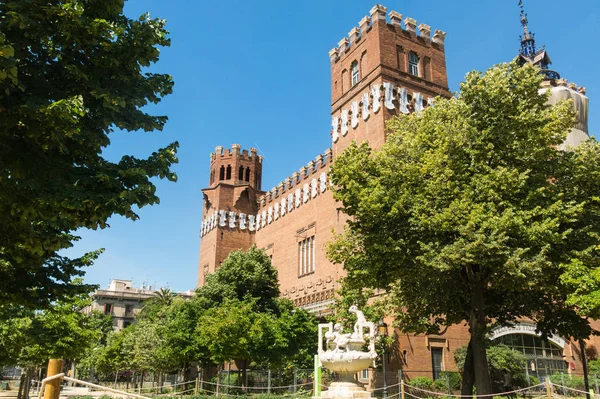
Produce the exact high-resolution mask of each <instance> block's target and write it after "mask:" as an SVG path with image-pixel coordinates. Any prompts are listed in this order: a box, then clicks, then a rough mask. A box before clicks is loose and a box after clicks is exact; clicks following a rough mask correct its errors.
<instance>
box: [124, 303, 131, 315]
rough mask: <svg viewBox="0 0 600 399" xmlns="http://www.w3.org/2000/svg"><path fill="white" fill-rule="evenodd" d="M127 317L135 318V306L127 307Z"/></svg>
mask: <svg viewBox="0 0 600 399" xmlns="http://www.w3.org/2000/svg"><path fill="white" fill-rule="evenodd" d="M125 317H133V305H125Z"/></svg>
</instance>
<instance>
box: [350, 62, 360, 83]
mask: <svg viewBox="0 0 600 399" xmlns="http://www.w3.org/2000/svg"><path fill="white" fill-rule="evenodd" d="M350 73H351V75H352V86H354V85H355V84H357V83H358V80H359V78H360V77H359V75H360V73H359V70H358V61H353V62H352V65H350Z"/></svg>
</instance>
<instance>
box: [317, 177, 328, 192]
mask: <svg viewBox="0 0 600 399" xmlns="http://www.w3.org/2000/svg"><path fill="white" fill-rule="evenodd" d="M319 189H320V190H321V192H324V191H325V190H327V173H325V172H323V173H321V175H320V176H319Z"/></svg>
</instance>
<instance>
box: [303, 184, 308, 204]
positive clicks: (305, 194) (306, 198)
mask: <svg viewBox="0 0 600 399" xmlns="http://www.w3.org/2000/svg"><path fill="white" fill-rule="evenodd" d="M309 191H310V189H309V188H308V183H304V186H302V200H303V201H304V202H308V200H309V198H310V194H309Z"/></svg>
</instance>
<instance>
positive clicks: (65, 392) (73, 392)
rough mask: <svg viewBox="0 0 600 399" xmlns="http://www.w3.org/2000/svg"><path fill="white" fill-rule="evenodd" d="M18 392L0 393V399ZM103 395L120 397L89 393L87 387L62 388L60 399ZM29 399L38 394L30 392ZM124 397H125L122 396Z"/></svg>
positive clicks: (110, 394)
mask: <svg viewBox="0 0 600 399" xmlns="http://www.w3.org/2000/svg"><path fill="white" fill-rule="evenodd" d="M17 394H18V391H16V390H14V391H13V390H11V391H0V399H14V398H16V397H17ZM103 395H108V396H113V397H121V396H119V395H118V394H116V393H111V392H102V391H90V390H89V388H87V387H63V388H62V389H61V391H60V399H69V398H71V397H73V396H91V397H93V398H98V397H100V396H103ZM29 397H30V399H37V397H38V392H37V391H31V393H30V395H29ZM122 397H125V396H122Z"/></svg>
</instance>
